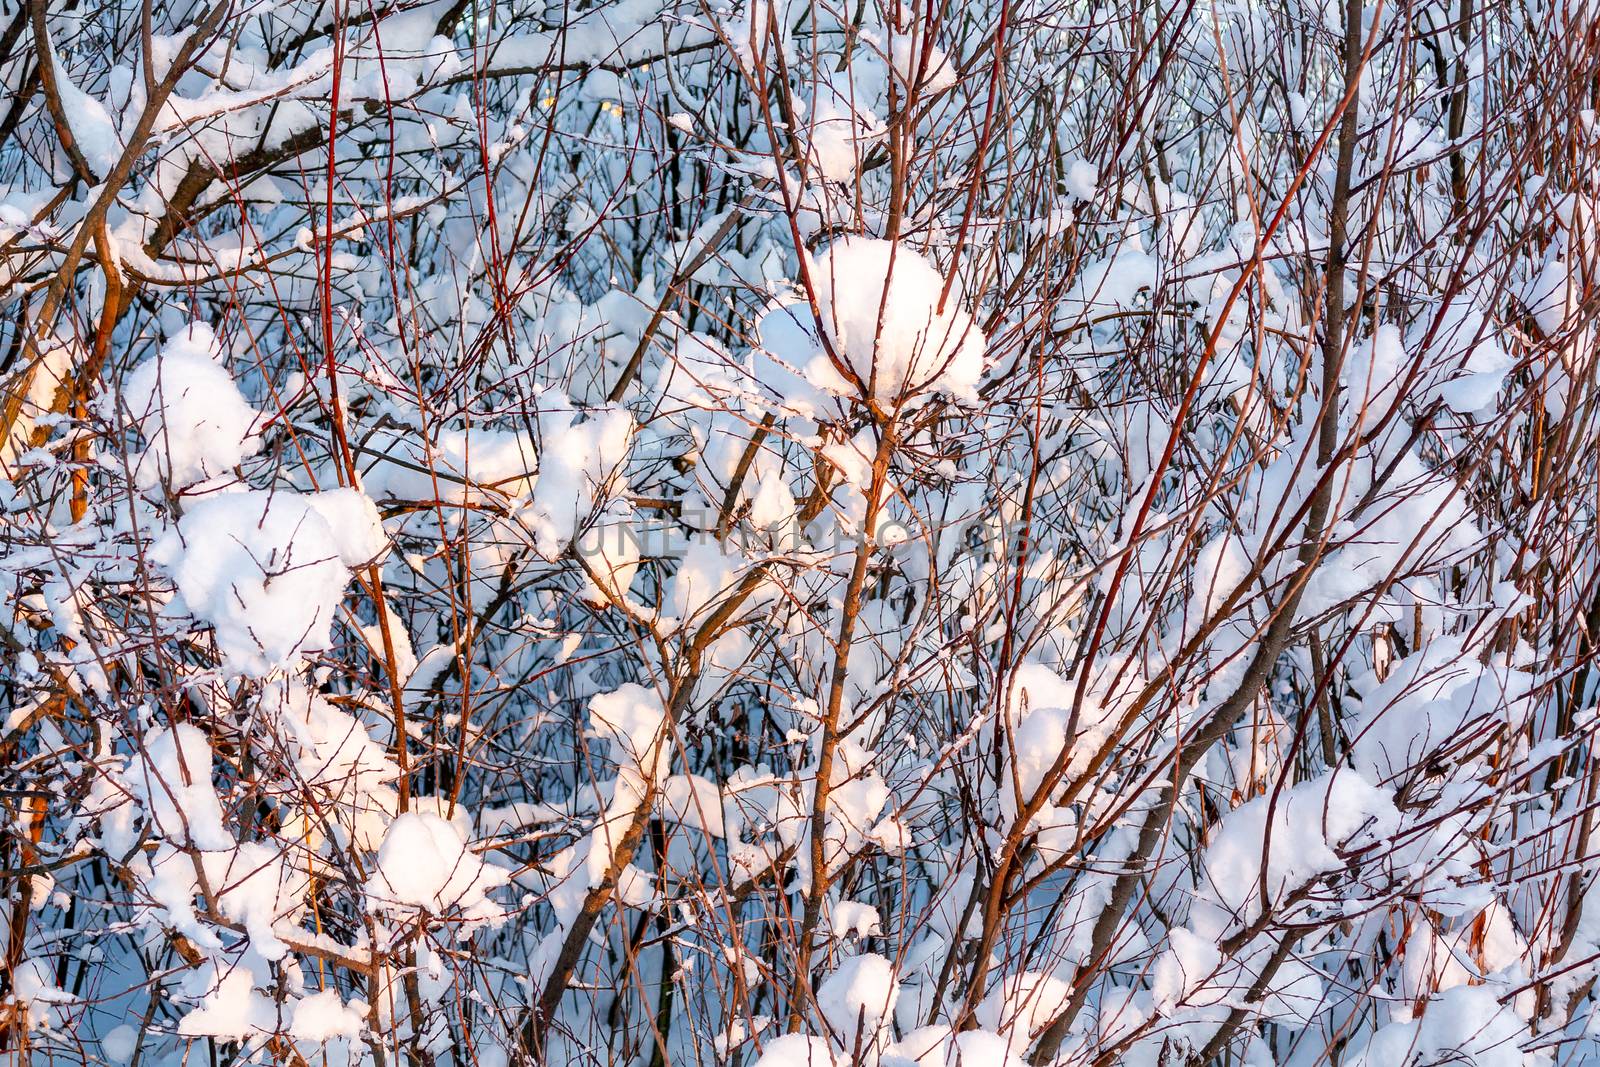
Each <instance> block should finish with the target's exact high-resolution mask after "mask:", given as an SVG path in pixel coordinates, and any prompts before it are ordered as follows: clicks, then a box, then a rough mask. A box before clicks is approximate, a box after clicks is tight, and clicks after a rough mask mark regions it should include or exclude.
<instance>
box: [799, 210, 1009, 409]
mask: <svg viewBox="0 0 1600 1067" xmlns="http://www.w3.org/2000/svg"><path fill="white" fill-rule="evenodd" d="M809 274H810V278H811V284H812V286H813V288H814V291H815V295H816V299H817V308H818V312H817V317H818V320H819V321H820V322H821V324H822V331H823V333H822V336H823V338H825V339H826V344H827V348H828V349H831V351H832V352H833V354H834V355H835V356H836V357H837V358H838V359H839V360H841V361H842V368H838V367H835V366H834V365H833V364H832V362H831V361H830V359H829V358H828V355H827V354H826V351H825V350H824V349H823V347H822V345H821V343H820V342H817V341H816V340H815V339H814V338H813V340H812V343H813V344H814V345H815V346H816V347H815V350H814V353H813V354H811V355H809V356H807V355H806V354H805V353H801V352H780V353H779V355H780V356H781V357H783V358H785V359H786V360H787V361H788V362H789V363H790V364H791V365H793V366H796V367H801V368H803V373H804V374H805V376H806V378H807V379H809V380H810V382H811V383H812V384H813V385H814V386H816V387H817V388H819V389H822V390H825V391H827V392H830V393H834V394H836V395H862V390H863V389H865V390H866V393H865V395H866V396H869V397H870V399H871V400H872V401H873V402H875V403H877V404H878V405H880V406H882V407H885V408H893V407H896V406H897V405H904V406H915V405H916V404H917V403H920V402H921V401H922V400H924V399H926V397H927V396H929V395H931V394H934V393H944V394H946V395H949V396H952V397H955V398H957V399H964V400H970V399H972V398H973V397H974V395H975V392H974V391H975V389H976V388H977V384H978V380H979V379H980V378H981V377H982V375H983V359H984V344H985V341H984V336H983V332H982V331H981V330H979V329H978V327H977V326H976V325H975V324H974V323H973V321H972V318H971V317H970V316H969V315H968V314H967V313H966V311H965V310H963V308H962V306H961V304H962V300H963V296H962V293H961V289H960V286H959V285H955V286H952V287H951V289H950V292H949V295H948V296H947V297H944V298H943V299H942V300H941V294H942V293H943V292H944V277H943V276H942V275H941V274H940V273H939V272H938V270H936V269H935V268H934V265H933V264H932V263H931V262H929V261H928V260H927V259H926V258H924V257H923V256H922V255H921V254H920V253H918V252H917V251H915V250H914V249H912V248H911V247H910V246H909V245H908V244H906V243H904V242H900V243H895V242H890V241H880V240H872V239H868V238H862V237H844V238H841V239H839V240H837V241H834V242H833V243H831V244H830V245H828V246H827V248H825V249H824V250H823V251H822V252H821V253H820V254H819V255H817V256H815V257H814V258H813V259H812V261H811V263H810V270H809ZM841 370H845V371H848V373H849V374H850V375H853V376H854V379H855V380H854V381H852V380H850V379H849V378H847V377H846V375H845V374H844V373H841ZM857 382H859V383H860V385H857V384H856V383H857Z"/></svg>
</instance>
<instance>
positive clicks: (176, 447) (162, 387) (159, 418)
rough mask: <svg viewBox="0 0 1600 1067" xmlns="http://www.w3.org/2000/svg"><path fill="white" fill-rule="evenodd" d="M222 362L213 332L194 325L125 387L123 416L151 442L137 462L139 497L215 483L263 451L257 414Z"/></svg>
mask: <svg viewBox="0 0 1600 1067" xmlns="http://www.w3.org/2000/svg"><path fill="white" fill-rule="evenodd" d="M219 359H220V349H219V347H218V345H217V340H216V337H215V335H213V334H212V332H211V328H210V327H209V326H207V325H206V324H205V323H203V322H194V323H190V324H189V325H188V326H186V327H185V328H184V329H183V331H182V332H180V333H179V334H178V335H177V336H175V337H174V338H173V339H172V340H170V341H168V342H167V344H166V345H165V346H164V347H163V348H162V350H161V352H160V353H159V354H158V355H156V356H154V357H152V358H150V359H147V360H145V361H144V362H143V363H140V364H139V365H138V366H137V367H135V368H134V370H133V373H131V374H129V375H128V377H127V378H126V379H125V380H124V381H123V383H122V389H121V394H120V402H121V407H122V410H123V411H124V412H125V413H126V415H127V416H128V418H129V420H130V421H131V423H132V424H133V425H134V426H136V427H137V428H138V430H139V435H140V436H141V437H142V438H144V440H145V442H146V445H145V448H144V450H143V451H141V452H139V453H137V454H136V455H135V456H134V457H132V465H133V472H134V478H135V480H136V481H137V482H138V484H139V487H140V488H141V489H144V490H145V491H147V492H148V491H149V490H152V489H154V488H156V487H158V486H161V485H163V484H167V485H171V486H172V487H173V488H174V489H183V488H186V487H188V486H192V485H194V484H196V483H198V482H205V481H209V480H210V479H212V478H216V477H219V476H221V475H224V474H226V473H227V472H229V471H231V470H233V469H234V468H235V467H237V466H238V465H239V464H240V462H242V461H243V460H245V459H248V458H249V457H250V456H253V455H255V453H256V452H257V451H258V450H259V448H260V439H259V438H258V437H256V436H255V433H254V426H255V423H256V421H257V419H258V413H257V412H256V410H255V409H254V408H252V407H251V406H250V404H249V403H248V402H246V400H245V398H244V395H243V394H242V393H240V392H239V387H238V386H237V385H236V384H235V383H234V380H233V376H232V375H231V374H229V373H228V371H227V369H226V368H224V367H223V366H222V365H221V363H220V362H219Z"/></svg>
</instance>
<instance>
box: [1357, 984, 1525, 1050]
mask: <svg viewBox="0 0 1600 1067" xmlns="http://www.w3.org/2000/svg"><path fill="white" fill-rule="evenodd" d="M1497 994H1498V991H1497V989H1496V987H1494V986H1492V985H1476V986H1468V985H1459V986H1456V987H1454V988H1452V989H1446V990H1444V991H1443V992H1441V993H1440V994H1439V995H1438V996H1436V997H1434V998H1432V999H1430V1000H1429V1001H1427V1002H1426V1003H1425V1004H1423V1005H1421V1006H1420V1007H1421V1011H1422V1017H1421V1019H1419V1020H1417V1021H1414V1022H1410V1021H1402V1022H1393V1023H1390V1024H1389V1025H1388V1026H1385V1027H1383V1028H1382V1029H1380V1030H1379V1031H1377V1033H1375V1034H1373V1035H1372V1037H1371V1038H1370V1039H1369V1040H1368V1041H1367V1042H1366V1043H1365V1045H1364V1046H1363V1047H1361V1048H1359V1049H1357V1050H1356V1051H1355V1053H1354V1054H1353V1055H1351V1056H1349V1057H1348V1058H1347V1059H1346V1060H1345V1062H1346V1063H1348V1064H1350V1065H1351V1067H1391V1065H1393V1064H1406V1065H1410V1064H1418V1065H1420V1064H1430V1063H1470V1064H1473V1065H1474V1067H1525V1065H1526V1064H1527V1063H1528V1062H1529V1060H1528V1059H1527V1058H1526V1057H1525V1054H1524V1053H1523V1051H1522V1043H1523V1042H1524V1041H1526V1040H1528V1027H1527V1024H1526V1023H1525V1022H1523V1021H1522V1020H1521V1019H1519V1018H1518V1017H1517V1016H1516V1014H1515V1013H1514V1012H1513V1011H1512V1010H1511V1009H1510V1008H1508V1007H1506V1006H1504V1005H1502V1004H1500V1003H1499V998H1498V995H1497Z"/></svg>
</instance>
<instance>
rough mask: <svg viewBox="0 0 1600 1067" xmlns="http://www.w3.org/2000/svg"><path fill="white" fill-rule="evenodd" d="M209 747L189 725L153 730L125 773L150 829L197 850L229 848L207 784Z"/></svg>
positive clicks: (228, 836) (230, 841) (219, 810)
mask: <svg viewBox="0 0 1600 1067" xmlns="http://www.w3.org/2000/svg"><path fill="white" fill-rule="evenodd" d="M211 770H212V753H211V742H210V740H209V739H208V738H207V737H206V735H205V733H204V732H203V731H202V730H201V729H200V728H199V727H198V726H194V725H191V724H189V723H178V724H176V725H174V726H172V727H170V728H168V727H162V726H158V727H156V728H155V729H153V730H151V731H150V732H149V733H147V734H146V735H145V737H144V745H143V754H142V758H140V759H138V760H136V761H135V762H134V765H133V768H132V770H131V771H130V772H129V778H130V779H131V781H130V784H131V786H132V788H133V791H134V795H135V796H137V797H138V798H139V801H140V803H141V804H142V805H143V806H144V809H145V811H146V812H147V813H148V815H149V818H150V821H151V824H152V825H153V826H154V827H155V829H156V830H157V831H158V832H159V833H160V834H161V835H162V836H164V837H166V838H168V839H169V840H173V841H179V842H188V841H192V842H194V843H195V844H196V845H197V846H199V847H200V848H203V849H231V848H233V846H234V840H233V835H232V834H230V833H229V832H228V831H227V829H226V827H224V825H223V821H222V801H221V800H219V799H218V797H217V791H216V789H215V788H214V787H213V786H212V784H211Z"/></svg>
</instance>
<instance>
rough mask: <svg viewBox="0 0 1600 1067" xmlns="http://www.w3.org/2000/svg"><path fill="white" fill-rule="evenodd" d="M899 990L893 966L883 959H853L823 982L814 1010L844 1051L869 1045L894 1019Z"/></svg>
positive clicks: (867, 955) (869, 956)
mask: <svg viewBox="0 0 1600 1067" xmlns="http://www.w3.org/2000/svg"><path fill="white" fill-rule="evenodd" d="M899 996H900V987H899V985H898V983H897V982H896V981H895V973H894V964H892V963H890V962H889V960H887V959H885V958H884V957H883V956H879V955H877V954H875V953H865V954H863V955H860V956H852V957H851V958H849V959H847V960H845V961H844V962H843V963H841V964H840V965H839V967H838V969H837V970H835V971H834V972H833V973H832V974H830V975H828V977H827V978H824V979H823V980H822V984H821V986H819V987H818V989H817V1007H818V1008H819V1009H820V1010H821V1011H822V1015H823V1018H825V1019H826V1020H827V1021H828V1027H829V1028H830V1029H831V1030H832V1031H833V1034H834V1037H835V1039H836V1040H837V1041H838V1042H839V1043H840V1044H841V1045H842V1047H843V1048H844V1049H847V1050H849V1049H854V1048H856V1047H857V1041H858V1039H859V1040H860V1042H861V1043H862V1045H863V1046H871V1045H872V1044H873V1043H874V1042H875V1041H876V1040H877V1038H878V1036H879V1035H880V1033H881V1032H883V1031H885V1030H886V1029H887V1028H888V1027H889V1025H890V1023H891V1021H892V1020H893V1018H894V1005H895V1001H896V1000H897V999H898V998H899Z"/></svg>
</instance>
